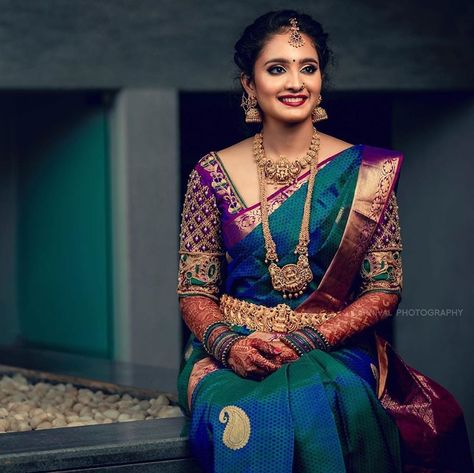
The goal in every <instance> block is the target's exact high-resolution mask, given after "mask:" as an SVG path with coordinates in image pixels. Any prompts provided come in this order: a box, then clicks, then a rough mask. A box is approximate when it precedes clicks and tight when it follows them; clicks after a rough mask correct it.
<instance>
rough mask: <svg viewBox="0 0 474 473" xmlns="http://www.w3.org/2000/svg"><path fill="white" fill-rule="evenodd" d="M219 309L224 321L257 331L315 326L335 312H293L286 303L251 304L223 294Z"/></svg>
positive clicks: (291, 330) (284, 331)
mask: <svg viewBox="0 0 474 473" xmlns="http://www.w3.org/2000/svg"><path fill="white" fill-rule="evenodd" d="M220 309H221V312H222V314H223V316H224V321H226V322H229V323H230V324H232V325H241V326H245V327H247V328H249V329H250V330H257V331H259V332H278V333H288V332H293V331H295V330H297V329H299V328H302V327H308V326H309V327H313V328H316V327H317V326H318V325H321V324H322V323H323V322H326V321H327V320H329V319H331V318H333V317H334V316H335V315H337V312H327V311H320V312H314V313H309V312H295V311H294V310H292V309H291V307H290V306H288V305H287V304H278V305H277V306H276V307H266V306H264V305H259V304H252V303H251V302H247V301H243V300H240V299H236V298H235V297H232V296H229V295H228V294H223V295H222V296H221V299H220Z"/></svg>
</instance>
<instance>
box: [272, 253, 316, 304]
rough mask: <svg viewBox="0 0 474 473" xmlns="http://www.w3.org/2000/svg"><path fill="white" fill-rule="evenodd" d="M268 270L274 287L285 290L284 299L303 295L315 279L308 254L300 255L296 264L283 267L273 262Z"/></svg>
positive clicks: (277, 289)
mask: <svg viewBox="0 0 474 473" xmlns="http://www.w3.org/2000/svg"><path fill="white" fill-rule="evenodd" d="M268 271H269V273H270V277H271V278H272V285H273V288H274V289H275V290H276V291H281V292H283V298H284V299H286V298H289V299H293V297H295V298H296V297H298V296H301V295H302V294H303V292H304V291H305V289H306V288H307V287H308V284H309V283H310V282H311V281H312V280H313V272H312V271H311V267H310V265H309V261H308V257H307V256H306V255H299V257H298V262H297V263H296V264H285V266H283V267H282V268H280V267H279V266H278V265H277V264H276V263H275V262H272V263H270V266H269V267H268Z"/></svg>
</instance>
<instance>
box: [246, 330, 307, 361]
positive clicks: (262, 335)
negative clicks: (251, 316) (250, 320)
mask: <svg viewBox="0 0 474 473" xmlns="http://www.w3.org/2000/svg"><path fill="white" fill-rule="evenodd" d="M248 338H259V339H260V340H264V341H265V342H269V343H271V344H272V345H273V346H274V347H276V348H278V349H279V350H280V353H279V354H277V355H274V356H273V358H272V359H273V360H275V361H276V362H278V363H280V364H283V363H289V362H291V361H295V360H297V359H298V358H299V355H298V354H297V353H296V352H295V351H294V350H293V349H292V348H290V347H289V346H288V345H285V344H284V343H283V342H282V341H280V335H277V334H275V333H267V332H253V333H251V334H250V335H249V336H248Z"/></svg>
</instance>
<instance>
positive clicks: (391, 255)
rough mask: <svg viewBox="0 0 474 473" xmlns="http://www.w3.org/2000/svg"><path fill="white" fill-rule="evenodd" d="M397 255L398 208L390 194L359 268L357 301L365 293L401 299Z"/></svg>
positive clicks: (400, 281)
mask: <svg viewBox="0 0 474 473" xmlns="http://www.w3.org/2000/svg"><path fill="white" fill-rule="evenodd" d="M401 251H402V242H401V236H400V221H399V217H398V205H397V199H396V197H395V193H394V192H392V195H391V197H390V199H389V202H388V204H387V207H386V208H385V211H384V214H383V216H382V218H381V220H380V222H379V224H378V226H377V228H376V230H375V232H374V235H373V237H372V240H371V242H370V245H369V248H368V250H367V254H366V255H365V257H364V260H363V262H362V265H361V268H360V273H359V276H360V280H361V284H360V288H359V293H358V297H359V296H361V295H362V294H365V293H367V292H387V293H395V294H398V295H399V296H400V297H401V292H402V283H403V278H402V276H403V272H402V258H401Z"/></svg>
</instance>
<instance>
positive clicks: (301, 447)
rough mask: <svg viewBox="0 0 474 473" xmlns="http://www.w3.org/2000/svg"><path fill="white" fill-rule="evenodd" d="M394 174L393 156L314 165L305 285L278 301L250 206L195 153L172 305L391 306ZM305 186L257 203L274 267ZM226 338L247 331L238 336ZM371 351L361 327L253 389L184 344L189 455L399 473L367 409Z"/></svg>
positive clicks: (355, 155)
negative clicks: (376, 297)
mask: <svg viewBox="0 0 474 473" xmlns="http://www.w3.org/2000/svg"><path fill="white" fill-rule="evenodd" d="M401 163H402V156H401V155H400V154H399V153H397V152H394V151H391V150H385V149H380V148H374V147H370V146H366V145H354V146H351V147H350V148H348V149H346V150H344V151H342V152H340V153H338V154H336V155H334V156H331V157H329V158H327V159H326V160H325V161H323V162H322V163H320V164H319V168H320V169H319V172H318V175H317V178H316V182H315V185H314V190H313V199H312V207H311V221H310V235H311V241H310V244H309V248H308V250H309V256H310V264H311V269H312V272H313V275H314V279H313V281H312V282H311V283H310V287H309V288H308V290H307V291H306V292H305V294H303V295H302V296H301V297H299V298H296V299H290V300H286V299H285V300H284V299H283V298H282V296H281V294H280V293H277V292H276V291H275V290H273V288H272V285H271V281H270V276H269V273H268V270H267V265H266V264H265V263H264V259H265V254H264V252H265V248H264V241H263V234H262V230H261V215H260V205H259V204H256V205H254V206H251V207H247V206H246V204H245V202H244V201H243V199H242V198H241V196H240V195H239V193H238V189H236V188H235V186H234V185H233V183H232V181H231V179H230V177H229V176H228V175H227V173H226V170H225V167H224V166H223V164H222V162H221V161H220V159H219V156H218V155H217V154H216V153H215V152H211V153H209V154H208V155H206V156H204V157H203V158H201V160H200V161H199V162H198V164H197V165H196V166H195V168H194V169H193V171H192V172H191V175H190V177H189V181H188V189H187V192H186V197H185V203H184V207H183V214H182V224H181V240H180V269H179V275H178V294H179V295H180V297H191V296H193V295H200V296H203V295H204V296H206V297H210V298H212V299H214V300H216V302H218V301H219V296H220V295H221V294H224V293H225V294H228V295H231V296H233V297H236V298H238V299H241V300H245V301H248V302H252V303H254V304H261V305H265V306H267V307H274V306H276V305H277V304H281V303H285V304H287V305H289V306H290V307H291V308H292V309H293V310H295V311H297V312H298V311H306V312H312V311H317V310H335V311H337V310H341V309H342V308H344V307H345V306H347V305H348V304H350V303H351V301H353V300H354V299H356V298H358V297H360V296H361V295H363V294H365V293H367V292H372V291H382V292H390V293H396V294H399V295H400V294H401V288H402V266H401V249H402V246H401V239H400V231H399V221H398V211H397V209H398V207H397V202H396V197H395V192H394V189H395V186H396V183H397V179H398V175H399V171H400V167H401ZM308 177H309V172H308V173H305V174H303V175H302V176H300V177H299V178H298V180H297V182H296V183H294V184H291V185H288V186H285V187H283V188H281V189H279V190H278V191H276V192H275V193H273V194H272V195H270V196H269V197H268V201H269V208H270V212H269V213H270V215H269V222H270V227H271V231H272V236H273V238H274V240H275V243H276V245H277V248H278V253H279V255H281V256H280V264H281V265H284V264H287V263H291V262H293V259H294V255H293V249H294V247H295V245H296V242H297V240H298V233H299V224H300V222H301V217H302V212H303V202H304V199H305V196H306V190H307V185H308ZM233 330H235V331H238V332H241V333H243V334H248V335H249V336H251V333H252V331H251V330H250V329H249V328H248V327H246V326H234V327H233ZM381 347H382V348H381ZM383 348H386V345H382V343H381V341H380V339H378V338H377V336H376V334H375V330H374V329H373V328H369V329H366V330H364V331H363V332H362V333H360V334H358V335H356V336H353V337H351V339H350V340H349V341H348V342H347V343H344V344H343V345H342V346H339V347H336V348H335V349H334V350H331V351H330V352H323V351H320V350H314V351H312V352H310V353H307V354H305V355H303V356H302V357H300V359H298V360H297V361H294V362H292V363H288V364H285V365H283V366H282V367H281V368H280V369H278V370H277V371H276V372H274V373H272V374H271V375H269V376H268V377H267V378H265V379H264V380H261V381H255V380H251V379H243V378H241V377H239V376H238V375H236V374H235V373H234V372H233V371H232V370H230V369H226V368H224V367H222V366H221V365H219V364H218V363H217V362H215V361H214V360H212V359H211V358H210V357H209V356H208V355H207V353H206V352H205V350H204V349H203V347H202V344H201V343H200V342H199V341H198V340H197V339H195V337H194V336H191V338H190V340H189V343H188V345H187V349H186V353H185V356H184V359H183V364H182V368H181V371H180V375H179V379H178V393H179V399H180V405H181V407H182V408H183V410H184V411H185V412H186V413H187V414H188V415H189V416H190V424H189V432H188V434H189V439H190V444H191V447H192V449H193V453H194V455H195V456H196V457H197V458H198V460H199V462H200V463H201V465H202V466H203V468H204V470H205V471H214V472H256V473H257V472H268V471H272V472H273V473H277V472H282V473H283V472H290V471H298V472H311V473H316V472H321V473H322V472H324V473H328V472H337V473H341V472H345V471H348V472H349V471H350V472H364V473H369V472H382V471H383V472H400V471H402V468H403V465H402V448H403V446H402V445H401V443H400V432H399V428H398V427H397V423H396V420H395V419H394V417H393V415H390V413H389V412H387V410H386V409H385V408H384V406H383V405H382V403H381V401H380V398H381V396H382V393H383V391H384V389H383V388H384V386H383V385H382V383H381V381H383V384H385V381H386V366H385V365H384V366H380V363H379V361H380V359H381V357H382V359H383ZM381 369H382V373H381V371H380V370H381ZM384 370H385V371H384ZM420 471H422V470H420ZM426 471H429V470H426Z"/></svg>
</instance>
